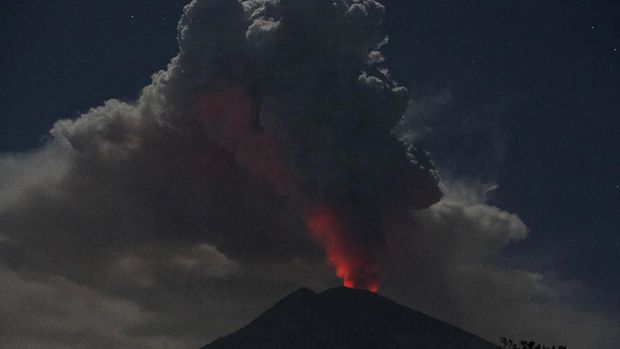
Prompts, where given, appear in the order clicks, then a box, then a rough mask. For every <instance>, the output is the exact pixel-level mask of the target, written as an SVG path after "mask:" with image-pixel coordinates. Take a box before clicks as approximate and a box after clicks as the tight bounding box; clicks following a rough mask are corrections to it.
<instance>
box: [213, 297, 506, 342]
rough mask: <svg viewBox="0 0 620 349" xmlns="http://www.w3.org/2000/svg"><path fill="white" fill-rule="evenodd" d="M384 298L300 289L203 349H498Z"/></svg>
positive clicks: (471, 335) (478, 338)
mask: <svg viewBox="0 0 620 349" xmlns="http://www.w3.org/2000/svg"><path fill="white" fill-rule="evenodd" d="M497 348H498V346H496V345H494V344H492V343H490V342H487V341H485V340H484V339H482V338H480V337H477V336H475V335H473V334H470V333H467V332H465V331H463V330H461V329H459V328H457V327H455V326H452V325H450V324H447V323H445V322H442V321H439V320H436V319H434V318H432V317H430V316H428V315H424V314H422V313H420V312H417V311H414V310H411V309H409V308H407V307H405V306H402V305H400V304H398V303H396V302H393V301H391V300H389V299H387V298H385V297H383V296H381V295H378V294H375V293H371V292H368V291H366V290H358V289H350V288H344V287H337V288H332V289H329V290H326V291H323V292H321V293H315V292H313V291H311V290H309V289H307V288H301V289H299V290H297V291H295V292H293V293H291V294H290V295H288V296H286V297H285V298H283V299H282V300H280V301H279V302H277V303H276V304H275V305H274V306H273V307H271V308H270V309H268V310H267V311H265V312H264V313H263V314H261V315H260V316H259V317H257V318H256V319H255V320H253V321H252V322H250V323H249V324H248V325H247V326H245V327H244V328H242V329H240V330H238V331H236V332H234V333H232V334H230V335H229V336H227V337H224V338H220V339H217V340H215V341H214V342H212V343H211V344H208V345H206V346H204V347H202V349H497Z"/></svg>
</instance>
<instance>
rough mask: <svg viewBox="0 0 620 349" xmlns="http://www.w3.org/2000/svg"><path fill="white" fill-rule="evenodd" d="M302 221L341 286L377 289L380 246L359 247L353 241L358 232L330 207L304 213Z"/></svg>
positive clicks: (321, 207)
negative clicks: (340, 281)
mask: <svg viewBox="0 0 620 349" xmlns="http://www.w3.org/2000/svg"><path fill="white" fill-rule="evenodd" d="M305 221H306V225H307V227H308V230H309V232H310V235H311V236H312V238H314V239H315V240H316V241H317V242H319V243H320V244H321V245H322V246H323V248H324V249H325V253H326V255H327V259H328V261H329V263H330V264H331V265H332V266H333V267H334V269H335V272H336V275H337V276H338V277H339V278H341V279H342V280H343V284H344V286H345V287H349V288H364V289H367V290H369V291H371V292H377V291H378V290H379V283H380V267H379V256H378V251H379V250H381V248H380V247H379V248H377V246H372V247H369V246H366V245H363V244H360V243H359V240H358V239H356V238H355V235H357V234H359V232H355V231H353V229H354V227H353V226H352V224H351V222H347V220H346V219H345V215H343V214H342V213H341V212H339V211H338V210H337V209H335V208H334V207H332V206H330V205H327V204H322V205H319V206H318V207H316V208H314V209H310V210H307V211H306V214H305ZM356 233H357V234H356Z"/></svg>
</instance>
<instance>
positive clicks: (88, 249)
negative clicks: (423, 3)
mask: <svg viewBox="0 0 620 349" xmlns="http://www.w3.org/2000/svg"><path fill="white" fill-rule="evenodd" d="M383 13H384V8H383V6H382V5H381V4H379V3H378V2H376V1H373V0H364V1H350V0H342V1H310V0H295V1H293V0H281V1H271V0H254V1H249V0H248V1H241V2H237V1H234V0H197V1H193V2H191V3H190V4H189V5H187V6H186V7H185V9H184V15H183V17H182V19H181V20H180V22H179V27H178V29H179V34H178V41H179V49H180V51H179V54H178V55H177V56H176V57H175V58H173V59H172V61H171V62H170V64H169V65H168V67H167V68H166V70H163V71H160V72H158V73H156V74H154V75H153V79H152V83H151V84H150V85H148V86H147V87H145V88H144V89H143V91H142V93H141V95H140V97H139V98H138V99H137V100H136V101H134V102H121V101H118V100H110V101H107V102H106V103H105V104H104V105H102V106H100V107H97V108H94V109H91V110H90V111H88V112H87V113H85V114H83V115H81V116H80V117H79V118H77V119H74V120H60V121H58V122H57V123H56V124H55V125H54V127H53V129H52V130H51V136H52V137H51V139H50V141H49V143H48V144H46V145H45V146H44V147H42V148H41V149H38V150H35V151H32V152H30V153H23V154H5V155H2V156H1V157H0V227H1V230H0V261H1V262H2V264H3V265H4V266H3V267H2V269H0V278H1V279H2V280H3V282H2V283H0V285H1V286H0V287H2V292H0V294H2V295H5V296H2V298H0V310H2V311H0V314H2V315H0V324H5V325H6V326H8V327H5V326H0V328H3V329H4V328H6V329H8V330H5V331H3V332H0V335H1V338H0V343H2V344H3V345H6V346H13V347H24V348H38V347H46V348H49V347H52V348H56V347H57V348H77V347H84V346H88V347H114V348H166V347H183V346H189V347H191V346H194V347H195V346H198V345H200V344H202V343H204V342H206V341H208V340H210V339H214V338H215V337H217V336H220V335H224V334H225V333H227V332H229V331H231V330H233V329H235V328H237V327H240V326H241V325H243V324H244V323H245V322H247V321H249V320H250V319H251V318H252V317H253V316H255V315H256V314H257V313H258V312H260V311H261V310H263V309H265V308H266V307H267V306H269V305H270V304H271V303H272V302H274V301H275V300H277V299H278V298H279V297H281V296H284V295H285V294H286V293H288V292H289V291H291V290H292V289H294V288H296V287H298V286H300V285H305V286H309V287H314V288H317V289H321V288H325V287H329V286H333V285H334V282H335V278H334V277H333V276H331V274H332V272H331V271H330V267H329V266H328V265H326V263H324V262H323V256H322V253H321V251H320V250H319V248H318V247H317V245H316V244H315V243H314V242H313V241H311V239H310V238H308V237H307V235H306V227H305V225H304V212H305V209H306V208H307V207H308V206H312V205H311V203H320V204H328V205H332V206H334V207H337V210H338V212H340V213H343V215H345V216H346V219H345V221H346V222H349V223H350V226H351V227H363V226H367V227H366V228H363V229H358V230H359V231H356V232H355V233H354V234H356V235H355V238H356V239H359V241H361V242H360V243H359V246H356V248H357V247H359V248H360V249H362V250H363V252H359V253H361V254H364V253H368V251H367V250H365V248H367V247H368V248H371V247H377V248H378V249H380V248H381V245H384V246H383V248H384V250H382V252H381V254H382V256H383V255H386V256H389V259H388V260H387V261H384V260H381V261H376V262H377V263H380V264H381V265H385V269H386V272H387V274H386V275H387V276H386V278H387V279H386V284H385V285H386V288H385V290H386V292H387V293H388V294H391V295H394V297H395V298H396V300H399V301H402V302H404V303H405V304H407V305H411V306H415V307H417V308H418V309H420V310H423V311H426V312H428V313H429V314H431V315H437V316H440V317H442V318H444V319H447V320H450V321H454V322H455V323H457V324H461V325H463V326H464V327H466V328H471V329H472V330H475V331H477V332H478V333H481V334H484V335H486V336H488V337H489V338H491V339H493V338H492V337H497V336H500V335H505V334H506V333H504V332H503V331H509V330H508V329H510V328H513V327H512V326H517V328H518V329H517V330H514V333H515V336H516V333H517V332H518V333H519V334H523V335H525V334H527V335H529V334H532V335H534V334H536V335H539V337H540V338H550V339H556V338H569V340H570V338H572V337H570V336H569V334H566V335H567V336H568V337H561V336H557V335H556V333H552V332H553V331H554V329H558V328H564V327H563V322H561V321H557V319H555V318H554V317H553V316H552V315H550V317H549V318H548V319H546V318H545V320H548V321H546V322H545V324H548V326H542V325H541V327H540V329H538V328H529V327H527V325H526V323H527V321H526V320H527V317H528V316H532V315H535V314H537V313H536V311H537V309H546V310H548V311H549V312H550V313H551V314H561V316H565V317H567V318H570V319H572V320H571V321H578V320H580V319H585V320H583V321H587V324H584V326H585V328H592V333H593V334H596V335H599V334H601V336H602V334H607V338H612V337H610V336H609V334H610V333H612V331H609V330H605V328H604V326H607V325H608V324H609V323H610V322H609V320H606V319H605V318H603V317H602V316H598V315H590V314H585V313H579V312H576V311H571V310H567V308H565V306H564V305H563V303H562V302H561V297H559V296H557V295H556V291H555V289H554V285H553V284H550V283H547V282H545V280H544V278H543V276H542V275H540V274H536V273H529V272H525V271H520V270H511V269H509V268H505V267H501V266H494V259H493V257H494V256H496V255H499V254H500V253H501V249H502V248H503V247H504V246H506V244H508V243H509V242H510V241H513V240H518V239H522V238H525V235H526V231H527V229H526V227H525V225H524V224H523V222H521V221H520V220H519V218H518V217H516V216H514V215H511V214H508V213H506V212H503V211H501V210H500V209H498V208H495V207H492V206H489V205H487V204H485V200H484V198H483V196H481V194H480V193H483V192H484V191H485V190H484V188H479V186H477V185H471V184H469V185H462V184H458V183H453V184H450V183H446V184H444V190H445V192H446V194H447V197H446V198H445V199H444V200H442V201H440V202H439V203H437V204H435V205H433V206H431V207H430V208H428V209H426V210H423V211H419V212H416V213H411V214H409V213H408V210H407V209H409V208H418V209H420V208H424V207H427V206H429V205H431V204H433V203H435V202H436V201H437V200H438V199H439V197H440V195H441V192H440V191H439V189H438V187H437V181H438V176H437V172H436V171H435V168H434V165H433V163H432V162H431V161H430V157H429V155H428V154H427V153H426V152H425V151H424V150H422V149H421V148H420V147H417V146H413V145H412V146H410V147H409V149H408V150H407V149H406V148H405V145H404V144H403V143H401V142H400V141H398V140H397V139H396V138H395V136H394V135H393V134H392V132H391V130H392V128H393V126H394V124H395V123H397V122H398V121H399V120H400V118H401V116H402V115H403V114H404V113H405V110H406V108H407V101H408V97H407V92H406V90H405V89H404V88H403V87H400V86H398V84H397V83H396V82H394V81H393V80H392V79H391V78H390V76H389V73H388V72H387V70H385V67H383V66H382V64H383V63H382V62H383V57H382V55H381V53H380V48H381V46H382V45H384V44H385V43H386V38H385V35H384V33H382V32H381V29H380V26H379V24H380V23H381V21H382V17H383ZM448 102H450V101H449V98H448ZM425 114H426V112H424V110H422V111H420V112H417V113H415V115H425ZM408 115H409V114H408ZM403 127H404V126H403ZM412 129H413V130H414V131H413V133H411V134H412V135H413V136H412V137H411V139H408V141H410V143H416V142H417V141H418V138H419V140H420V141H422V140H424V138H423V137H422V136H420V128H419V127H418V125H417V124H415V123H414V124H409V125H408V126H407V127H406V129H405V130H403V131H402V132H403V133H407V132H411V130H412ZM433 136H435V135H433ZM395 207H397V208H401V209H395ZM395 211H398V212H397V213H395ZM402 212H405V213H407V215H406V216H405V217H403V216H402ZM386 217H389V218H390V219H386ZM368 227H371V228H374V227H377V228H379V229H377V230H374V229H368ZM384 232H385V234H384ZM360 246H361V247H360ZM354 252H355V253H354V254H357V253H358V251H357V250H355V251H354ZM366 257H367V256H366ZM5 266H6V267H5ZM4 281H6V282H4ZM515 285H518V287H517V288H516V289H515V288H514V286H515ZM498 295H499V296H498ZM493 297H500V300H501V301H498V300H497V299H493ZM533 300H536V302H534V301H533ZM537 302H538V303H537ZM20 304H26V305H27V307H25V308H23V307H18V305H20ZM537 304H543V306H541V307H539V308H537ZM506 311H515V312H518V314H519V315H518V316H516V317H509V316H502V314H505V312H506ZM41 314H43V316H41ZM485 316H486V317H485ZM485 318H487V319H493V323H492V324H490V323H486V322H484V321H482V320H480V319H485ZM516 319H521V320H522V321H517V320H516ZM601 328H602V330H601ZM597 331H601V332H597ZM508 334H511V333H508ZM577 340H578V339H575V342H574V343H586V344H587V343H590V344H591V343H595V341H587V340H584V341H583V342H578V341H577ZM565 342H566V341H565ZM586 344H584V345H583V346H582V347H584V348H585V347H588V345H589V344H588V345H586ZM591 347H593V346H591Z"/></svg>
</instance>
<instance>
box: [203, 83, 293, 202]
mask: <svg viewBox="0 0 620 349" xmlns="http://www.w3.org/2000/svg"><path fill="white" fill-rule="evenodd" d="M256 109H257V107H256V106H255V103H254V101H253V99H252V98H251V97H250V96H249V95H248V94H247V93H246V92H245V89H244V88H242V87H241V86H238V85H236V84H233V83H228V84H223V85H222V86H219V87H217V88H212V89H210V90H208V91H203V92H200V94H199V98H198V112H199V114H200V115H201V121H202V122H203V125H204V126H205V129H206V131H207V132H208V134H209V138H210V139H213V140H215V141H216V142H217V143H218V145H219V146H220V147H222V148H224V149H226V150H227V151H228V152H230V153H231V154H232V155H233V157H234V159H235V160H236V161H237V163H239V164H240V165H241V166H242V167H243V168H244V169H245V170H247V171H248V172H249V173H250V174H252V175H254V176H257V177H260V178H262V179H265V180H267V181H268V182H269V183H270V184H271V185H273V186H274V187H275V188H276V190H277V191H279V192H281V193H282V192H286V191H287V188H289V186H290V184H289V178H288V174H287V171H286V169H285V167H284V165H283V161H282V156H281V154H280V149H279V147H278V144H277V142H276V140H275V139H274V138H273V137H270V136H269V135H268V134H267V133H266V132H265V131H264V130H262V129H261V128H260V126H258V125H257V124H259V121H258V119H257V118H258V116H257V110H256Z"/></svg>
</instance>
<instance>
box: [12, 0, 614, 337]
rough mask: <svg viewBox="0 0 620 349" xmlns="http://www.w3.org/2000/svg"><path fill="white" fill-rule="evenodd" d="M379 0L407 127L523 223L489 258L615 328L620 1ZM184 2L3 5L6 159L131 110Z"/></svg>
mask: <svg viewBox="0 0 620 349" xmlns="http://www.w3.org/2000/svg"><path fill="white" fill-rule="evenodd" d="M382 2H383V3H384V4H385V5H386V9H387V12H386V16H385V20H384V22H385V24H384V29H385V31H386V32H387V33H388V35H389V43H388V44H387V46H385V47H384V48H383V53H384V55H385V57H386V60H387V66H388V67H389V68H390V72H391V75H392V76H393V77H394V79H395V80H396V81H398V82H399V83H400V84H402V85H403V86H406V87H407V88H408V89H409V91H410V96H411V98H412V102H411V103H412V105H416V103H418V104H417V105H422V106H424V108H422V109H423V113H424V111H426V114H427V115H426V116H423V117H422V118H421V120H420V119H411V118H408V117H407V116H405V121H404V122H405V125H407V123H409V125H412V127H414V126H415V127H419V126H428V127H427V128H426V130H427V133H425V134H424V135H423V136H421V137H420V139H419V140H418V141H419V144H420V145H421V146H423V147H424V148H426V149H428V150H429V151H430V152H431V154H432V156H433V159H434V161H435V162H436V163H437V165H438V168H439V171H440V172H439V174H440V176H442V179H446V180H447V181H452V180H457V179H461V180H464V181H466V182H471V183H478V184H484V185H487V187H488V188H490V189H489V190H488V192H487V193H486V195H487V196H488V203H489V204H490V205H494V206H497V207H499V208H500V209H502V210H505V211H507V212H510V213H513V214H516V215H517V216H518V217H519V218H520V219H521V220H522V221H523V222H524V223H525V224H526V225H527V227H528V229H529V235H528V238H527V239H525V240H522V241H518V242H515V243H511V244H510V245H508V246H507V247H506V248H505V249H504V250H503V251H504V252H503V253H502V254H501V255H500V256H496V257H495V258H496V261H497V263H503V264H505V265H510V266H511V267H514V268H524V269H526V270H535V271H537V272H540V273H542V274H545V275H547V276H548V277H550V278H552V279H554V280H562V281H566V283H570V284H571V285H573V286H575V285H577V286H575V288H576V289H577V291H575V292H573V293H571V295H570V296H568V298H570V301H571V302H572V304H575V307H577V308H583V309H591V310H592V311H594V312H599V311H600V312H603V313H605V314H608V315H609V316H610V317H611V318H613V319H615V320H616V321H617V320H619V318H618V314H620V298H618V294H619V293H620V291H619V290H620V115H619V113H620V83H619V81H620V52H619V50H620V7H619V5H618V2H615V1H611V0H609V1H602V0H592V1H576V0H570V1H551V0H550V1H531V0H527V1H504V0H501V1H478V0H472V1H448V0H433V1H430V0H429V1H418V0H411V1H396V0H384V1H382ZM185 4H186V1H180V0H174V1H163V2H158V3H157V4H154V3H153V2H149V1H120V0H107V1H56V0H49V1H30V0H23V1H16V0H9V1H3V2H2V4H1V5H0V45H1V47H2V54H1V55H0V59H1V61H0V81H1V82H2V88H1V89H0V105H2V106H3V108H2V111H1V114H0V152H1V153H4V154H19V153H22V152H29V151H32V150H33V149H38V148H40V147H41V146H42V145H43V144H45V143H46V142H48V141H49V139H50V136H48V131H49V130H50V129H51V128H52V126H53V124H54V122H55V121H56V120H58V119H64V118H76V117H78V116H79V115H80V114H81V113H84V112H87V111H88V110H89V109H90V108H91V107H95V106H99V105H102V103H103V102H104V101H105V100H107V99H110V98H116V99H119V100H122V101H132V100H135V99H136V98H137V97H138V96H139V95H140V91H141V89H142V87H143V86H145V85H148V84H149V82H150V79H151V75H152V74H153V73H155V72H156V71H158V70H160V69H164V68H165V67H166V64H168V62H169V61H170V59H171V58H172V57H173V56H174V55H176V53H177V52H178V47H177V42H176V35H177V34H176V29H177V28H176V27H177V23H178V20H179V18H180V16H181V14H182V9H183V5H185ZM409 113H410V112H409ZM0 165H1V164H0ZM0 178H1V177H0ZM0 207H1V206H0ZM1 231H2V227H1V226H0V232H1ZM7 265H13V264H11V262H7ZM560 284H562V283H560ZM395 294H398V292H395ZM274 297H275V296H274ZM270 299H271V298H270ZM267 303H268V302H267V301H264V302H263V303H260V304H261V305H262V304H267ZM259 308H260V307H259V306H256V309H259ZM252 309H254V308H252ZM0 332H1V331H0ZM0 338H1V337H0ZM560 344H561V343H560Z"/></svg>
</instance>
